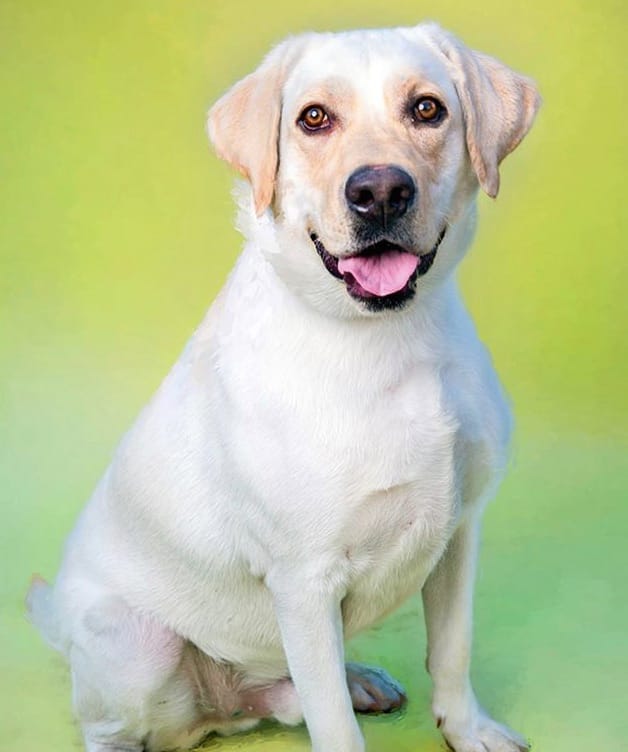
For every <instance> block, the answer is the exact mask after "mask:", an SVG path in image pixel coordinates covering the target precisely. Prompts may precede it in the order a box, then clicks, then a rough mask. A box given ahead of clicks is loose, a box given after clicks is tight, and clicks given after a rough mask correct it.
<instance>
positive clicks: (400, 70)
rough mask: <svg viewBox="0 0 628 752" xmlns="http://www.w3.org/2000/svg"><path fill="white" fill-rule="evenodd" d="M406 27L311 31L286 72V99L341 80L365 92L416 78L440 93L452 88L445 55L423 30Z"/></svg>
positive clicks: (367, 94)
mask: <svg viewBox="0 0 628 752" xmlns="http://www.w3.org/2000/svg"><path fill="white" fill-rule="evenodd" d="M411 31H414V30H408V29H384V30H367V31H351V32H341V33H337V34H313V35H311V37H310V39H309V40H308V44H307V45H305V47H304V48H303V50H302V52H301V54H300V55H299V57H298V58H297V60H296V61H295V64H294V66H293V68H292V70H291V72H290V75H289V76H288V79H287V81H286V84H285V88H284V96H285V97H286V98H287V99H292V98H297V99H298V98H299V97H302V96H307V93H308V92H309V91H313V90H320V88H321V87H324V86H325V84H326V82H333V85H334V87H335V86H337V85H338V82H339V81H344V83H345V85H346V86H347V88H351V89H352V90H353V91H357V92H358V93H364V95H366V96H373V95H374V94H376V93H381V92H383V91H386V90H388V89H389V87H390V86H391V84H394V83H395V82H396V81H402V80H409V79H410V80H411V79H416V80H417V81H420V82H422V83H425V84H432V85H434V86H436V87H437V88H439V89H440V90H441V91H442V92H443V93H444V94H453V93H454V87H453V83H452V81H451V76H450V73H449V70H448V68H447V65H446V63H445V60H444V58H443V56H442V55H441V54H439V52H438V50H437V49H436V48H435V46H434V45H433V44H431V43H430V40H429V35H427V34H426V33H421V31H417V32H416V33H410V32H411Z"/></svg>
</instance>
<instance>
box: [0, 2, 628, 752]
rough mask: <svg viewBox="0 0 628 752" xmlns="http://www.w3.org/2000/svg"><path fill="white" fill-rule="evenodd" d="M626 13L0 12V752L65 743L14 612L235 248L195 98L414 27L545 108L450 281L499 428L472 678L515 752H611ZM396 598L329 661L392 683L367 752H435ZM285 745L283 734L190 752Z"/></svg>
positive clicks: (613, 7) (615, 682)
mask: <svg viewBox="0 0 628 752" xmlns="http://www.w3.org/2000/svg"><path fill="white" fill-rule="evenodd" d="M627 8H628V6H626V4H625V3H619V2H617V1H616V0H600V1H599V2H597V3H595V4H591V3H590V2H586V1H585V0H556V2H553V3H548V2H547V1H546V0H531V1H530V2H527V3H520V2H515V0H483V2H482V3H481V5H478V4H476V3H468V2H465V1H464V0H442V1H441V2H439V3H438V4H437V5H436V4H434V3H425V2H424V3H421V2H417V0H398V2H396V3H395V4H394V8H393V7H392V6H391V5H390V4H385V3H382V2H381V1H380V0H343V1H342V2H338V0H317V2H316V3H310V4H304V3H295V2H294V0H269V1H268V2H267V3H266V4H265V5H264V6H262V4H260V3H259V0H255V1H253V0H186V2H185V3H182V2H180V0H133V2H128V0H111V1H110V2H107V3H95V2H85V0H2V2H0V94H1V105H0V144H1V145H2V146H1V147H0V174H1V175H2V178H1V180H0V504H1V509H2V525H0V752H69V751H71V750H77V752H78V750H79V749H80V746H79V740H78V736H77V734H76V731H75V729H74V726H73V724H72V721H71V716H70V709H69V706H70V703H69V696H70V690H69V681H68V677H67V674H66V671H65V669H64V667H63V666H62V665H61V663H60V662H59V661H58V660H57V659H56V658H55V657H54V656H53V655H52V654H51V653H50V652H49V651H48V650H47V649H46V648H45V647H44V646H43V644H42V643H41V642H40V640H39V638H38V636H37V635H36V634H35V633H34V631H33V630H32V629H31V628H30V627H29V625H28V624H27V623H26V620H25V618H24V615H23V609H22V598H23V594H24V592H25V590H26V588H27V584H28V580H29V578H30V575H31V573H32V572H34V571H37V572H40V573H42V574H43V575H45V576H47V577H53V576H54V573H55V571H56V567H57V565H58V559H59V553H60V549H61V546H62V542H63V540H64V538H65V536H66V535H67V533H68V531H69V530H70V528H71V526H72V524H73V521H74V519H75V517H76V514H77V512H78V510H79V509H80V507H81V505H82V504H83V502H84V500H85V499H86V498H87V497H88V496H89V494H90V492H91V490H92V489H93V487H94V484H95V483H96V481H97V479H98V477H99V476H100V474H101V473H102V471H103V470H104V468H105V466H106V464H107V462H108V457H109V456H110V454H111V451H112V449H113V447H114V446H115V444H116V442H117V440H118V439H119V437H120V435H121V434H122V433H123V431H124V430H125V429H126V428H127V427H128V425H129V424H130V422H131V421H132V419H133V417H134V416H135V415H136V413H137V411H138V410H139V409H140V407H141V406H142V405H143V404H144V403H145V402H146V401H147V399H148V397H149V396H150V394H151V393H152V391H153V390H154V389H155V388H156V386H157V384H158V383H159V381H160V380H161V378H162V377H163V376H164V374H165V373H166V371H167V370H168V368H169V367H170V365H171V364H172V363H173V362H174V361H175V359H176V358H177V355H178V353H179V352H180V350H181V348H182V346H183V344H184V342H185V340H186V339H187V337H188V336H189V334H190V333H191V331H192V330H193V328H194V327H195V325H196V324H197V322H198V321H199V320H200V318H201V316H202V315H203V311H204V310H205V308H206V307H207V306H208V305H209V303H210V301H211V300H212V299H213V297H214V296H215V295H216V292H217V291H218V289H219V288H220V286H221V284H222V282H223V280H224V278H225V276H226V274H227V272H228V269H229V268H230V267H231V265H232V264H233V261H234V259H235V257H236V254H237V252H238V248H239V246H240V242H241V241H240V238H239V236H238V235H237V234H236V233H235V231H234V230H233V221H232V216H233V209H232V204H231V199H230V195H229V191H230V186H231V180H232V176H231V174H230V172H229V171H228V169H227V168H226V167H225V166H223V165H222V164H220V163H219V162H218V161H217V160H216V159H214V158H213V157H212V156H211V154H210V151H209V148H208V146H207V142H206V137H205V134H204V117H205V112H206V109H207V108H208V106H209V104H210V103H211V102H212V101H213V100H214V99H215V98H216V97H217V96H218V95H219V94H220V93H221V92H222V91H224V90H225V88H226V87H227V86H228V85H229V84H230V83H232V82H233V81H234V80H235V79H236V78H237V77H239V76H241V75H243V74H245V73H247V72H249V70H250V69H251V67H252V66H253V65H254V64H255V63H256V62H257V61H258V60H259V59H260V58H261V56H262V55H263V54H264V52H265V51H266V50H267V49H268V47H269V46H270V45H271V44H272V43H273V42H276V41H278V40H279V39H281V38H282V37H283V36H285V35H286V34H288V33H293V32H298V31H301V30H304V29H311V28H315V29H330V28H331V29H333V28H342V27H355V26H363V25H366V26H382V25H395V24H410V23H414V22H417V21H419V20H421V19H424V18H436V19H437V20H438V21H440V22H441V23H442V24H443V25H444V26H446V27H448V28H452V29H454V30H455V31H456V32H457V33H458V34H460V36H462V37H463V38H464V39H465V40H466V41H468V42H469V43H470V44H471V45H473V46H474V47H476V48H478V49H482V50H484V51H486V52H490V53H492V54H494V55H495V56H497V57H501V58H503V59H504V60H506V61H507V62H508V63H510V64H511V65H512V66H513V67H515V68H518V69H520V70H522V71H524V72H526V73H528V74H530V75H532V76H533V77H534V78H535V79H537V81H538V82H539V86H540V89H541V92H542V94H543V97H544V100H545V103H544V106H543V109H542V112H541V115H540V117H539V119H538V122H537V124H536V126H535V128H534V129H533V131H532V133H531V134H530V136H529V137H528V138H527V139H526V141H525V142H524V144H523V145H522V146H521V148H520V149H518V150H517V151H516V152H515V154H513V155H512V156H511V157H509V158H508V159H507V160H506V162H505V163H504V165H503V169H502V191H501V194H500V196H499V198H498V200H497V201H496V202H492V201H489V200H488V199H486V198H485V197H482V198H481V200H480V230H479V233H478V238H477V241H476V244H475V249H474V251H473V253H472V254H471V256H470V259H469V260H468V261H465V263H464V264H463V268H462V271H461V280H462V286H463V290H464V293H465V297H466V299H467V301H468V303H469V306H470V308H471V310H472V312H473V315H474V317H475V319H476V321H477V323H478V327H479V329H480V332H481V334H482V337H483V338H484V339H485V340H486V342H487V343H488V345H489V347H490V349H491V351H492V353H493V354H494V357H495V362H496V365H497V368H498V371H499V373H500V374H501V376H502V378H503V380H504V382H505V384H506V387H507V389H508V391H509V393H510V394H511V395H512V398H513V402H514V406H515V412H516V415H517V420H518V424H519V429H518V435H517V446H516V449H515V459H514V462H513V467H512V471H511V472H510V474H509V476H508V479H507V481H506V483H505V485H504V486H503V488H502V489H501V491H500V494H499V498H498V500H497V501H496V502H495V503H494V504H493V505H492V506H491V507H490V508H489V510H488V513H487V519H486V528H485V536H484V546H483V550H482V561H481V567H480V573H479V583H478V589H477V605H476V614H477V618H476V649H475V660H474V666H473V673H474V678H475V685H476V688H477V691H478V694H479V696H480V698H481V699H482V701H483V703H484V704H485V705H486V706H487V707H488V708H489V709H490V710H491V712H493V714H494V715H495V716H497V717H499V718H500V719H502V720H504V721H506V722H508V723H510V724H511V725H512V726H513V727H515V728H517V729H518V730H520V731H522V732H523V733H525V734H526V735H528V736H529V738H530V739H531V741H532V743H533V748H534V750H535V752H619V751H620V750H624V749H628V741H627V740H628V722H627V721H626V717H627V712H626V701H627V700H628V679H627V678H626V677H628V647H627V645H628V609H627V607H626V602H627V600H628V598H627V595H628V588H627V586H626V582H627V577H628V546H627V545H626V538H627V534H628V431H627V427H628V389H627V388H626V382H627V377H628V348H627V347H626V329H627V325H628V295H626V292H625V287H626V279H627V278H628V265H627V259H628V256H627V254H626V247H625V238H626V237H628V227H627V218H628V214H627V213H626V210H625V165H626V163H627V162H628V155H627V153H626V151H627V144H628V141H627V139H626V138H625V123H626V119H627V117H626V116H627V115H628V112H627V106H626V98H625V96H623V92H625V91H626V88H627V86H628V81H627V79H626V66H625V50H626V47H627V46H628V39H627V38H626V31H627V30H628V11H627ZM421 621H422V620H421V616H420V613H419V605H418V602H415V601H413V602H410V603H409V604H407V605H406V606H405V607H404V608H403V609H402V610H401V611H400V612H399V613H397V614H396V615H394V616H393V617H391V618H390V619H389V620H388V621H387V622H386V623H385V624H383V625H382V626H381V627H379V628H378V629H375V630H373V631H371V632H369V633H368V634H365V635H363V636H362V637H360V638H359V639H358V640H356V641H355V642H354V643H352V644H351V646H350V648H349V650H350V653H351V655H352V656H354V657H356V658H358V659H364V660H366V661H370V662H374V663H381V664H383V665H385V666H386V667H387V668H389V669H390V670H391V671H392V672H393V673H394V674H396V675H397V676H398V677H399V678H400V679H401V680H402V681H403V683H404V684H405V685H406V687H407V689H408V691H409V698H410V700H409V705H408V708H407V710H406V711H405V712H404V713H403V714H402V715H400V716H391V717H386V718H373V719H365V720H363V726H364V729H365V733H366V736H367V739H368V742H369V745H368V752H377V751H378V750H381V751H383V752H404V751H405V750H408V752H409V751H410V750H412V752H419V751H420V750H421V751H424V752H430V751H432V752H435V750H440V749H443V744H442V742H441V740H440V738H439V736H438V734H437V732H436V730H435V729H434V727H433V724H432V722H431V719H430V716H429V713H428V698H429V684H428V680H427V677H426V675H425V673H424V670H423V653H424V636H423V629H422V624H421ZM249 747H252V748H256V749H258V750H260V752H263V751H264V750H275V751H276V752H298V751H299V750H302V751H303V752H307V750H308V745H307V740H306V736H305V733H304V731H303V729H300V730H292V731H286V730H279V729H276V728H272V727H269V728H266V729H264V730H263V731H262V732H260V733H255V734H252V735H248V736H246V737H241V738H237V739H236V738H234V739H231V740H228V741H212V742H210V743H209V745H208V748H209V749H215V750H225V751H226V750H230V749H246V748H249Z"/></svg>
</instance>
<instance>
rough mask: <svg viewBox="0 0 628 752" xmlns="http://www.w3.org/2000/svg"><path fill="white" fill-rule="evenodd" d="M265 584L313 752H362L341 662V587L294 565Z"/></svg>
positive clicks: (362, 743) (342, 654)
mask: <svg viewBox="0 0 628 752" xmlns="http://www.w3.org/2000/svg"><path fill="white" fill-rule="evenodd" d="M268 584H269V587H270V589H271V592H272V594H273V598H274V604H275V611H276V615H277V621H278V623H279V629H280V631H281V637H282V641H283V647H284V650H285V653H286V658H287V660H288V668H289V670H290V676H291V677H292V681H293V683H294V686H295V688H296V691H297V694H298V696H299V700H300V702H301V706H302V709H303V716H304V718H305V722H306V724H307V728H308V731H309V733H310V738H311V740H312V750H313V752H363V750H364V740H363V738H362V734H361V732H360V729H359V727H358V724H357V721H356V719H355V715H354V713H353V707H352V703H351V698H350V696H349V690H348V687H347V676H346V672H345V666H344V645H343V629H342V616H341V610H340V603H341V599H342V595H343V594H342V592H339V591H338V588H335V587H333V586H331V585H330V584H327V583H326V582H325V578H324V577H323V578H312V577H305V576H299V575H297V574H296V573H295V572H294V570H293V571H291V572H290V573H288V572H285V573H281V574H277V573H275V574H274V576H272V577H271V578H269V580H268Z"/></svg>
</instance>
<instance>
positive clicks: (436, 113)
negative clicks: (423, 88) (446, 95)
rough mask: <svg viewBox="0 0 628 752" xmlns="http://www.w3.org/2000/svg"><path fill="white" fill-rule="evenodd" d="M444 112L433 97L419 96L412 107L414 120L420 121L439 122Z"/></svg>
mask: <svg viewBox="0 0 628 752" xmlns="http://www.w3.org/2000/svg"><path fill="white" fill-rule="evenodd" d="M445 112H446V110H445V108H444V107H443V105H442V104H441V103H440V102H439V101H438V99H434V97H421V98H420V99H417V101H416V102H415V103H414V105H413V107H412V114H413V116H414V119H415V121H416V122H421V123H439V122H440V121H441V120H442V119H443V117H444V115H445Z"/></svg>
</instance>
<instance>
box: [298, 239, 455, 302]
mask: <svg viewBox="0 0 628 752" xmlns="http://www.w3.org/2000/svg"><path fill="white" fill-rule="evenodd" d="M446 232H447V225H445V226H444V227H443V229H442V230H441V233H440V235H439V236H438V239H437V240H436V243H435V244H434V247H433V248H432V250H431V251H430V252H429V253H424V254H421V255H420V256H419V263H418V266H417V268H416V271H415V272H414V273H413V274H412V276H411V277H410V279H409V280H408V282H407V284H406V286H405V287H404V288H403V289H402V290H399V291H397V292H394V293H392V294H391V295H382V296H381V297H379V296H377V295H369V296H368V297H366V296H364V295H363V294H359V293H358V292H357V291H356V289H355V287H354V285H352V284H351V283H350V282H349V281H348V280H346V279H345V278H344V277H343V275H342V274H341V273H340V272H339V270H338V258H337V257H336V256H333V255H332V254H331V253H329V251H328V250H327V249H326V248H325V246H324V245H323V242H322V241H321V239H320V238H319V237H318V235H317V234H316V233H315V232H312V233H310V238H311V240H312V242H313V243H314V247H315V248H316V251H317V253H318V255H319V256H320V258H321V260H322V262H323V264H324V266H325V268H326V269H327V271H328V272H329V273H330V274H331V275H332V276H333V277H336V279H339V280H342V281H343V282H345V283H346V284H347V292H348V293H349V295H351V297H353V298H355V299H356V300H359V301H361V302H362V303H364V304H365V305H366V307H367V308H369V309H370V310H382V309H384V308H399V307H401V306H402V305H403V304H404V303H405V302H406V301H408V300H410V298H412V297H413V296H414V293H415V283H416V281H417V279H418V278H419V277H422V276H423V275H424V274H427V272H428V271H429V270H430V269H431V267H432V264H433V263H434V259H435V258H436V253H437V252H438V248H439V246H440V244H441V243H442V241H443V238H444V237H445V234H446ZM390 250H398V251H405V250H406V249H405V248H402V247H401V246H399V245H397V244H396V243H391V242H389V241H387V240H380V241H379V242H378V243H373V244H372V245H369V246H366V247H365V248H363V249H362V250H361V251H360V253H359V254H355V255H360V256H363V255H375V254H378V253H384V252H385V251H390Z"/></svg>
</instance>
